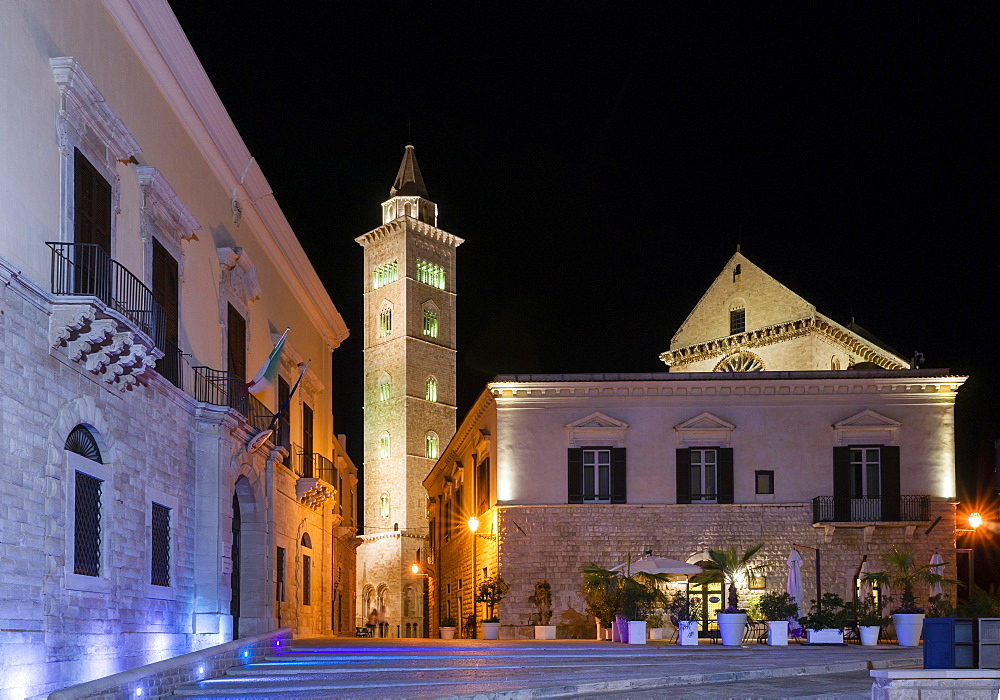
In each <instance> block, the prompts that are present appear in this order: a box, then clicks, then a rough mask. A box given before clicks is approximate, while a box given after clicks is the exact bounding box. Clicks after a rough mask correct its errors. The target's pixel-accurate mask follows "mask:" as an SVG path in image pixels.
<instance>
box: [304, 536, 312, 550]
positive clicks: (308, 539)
mask: <svg viewBox="0 0 1000 700" xmlns="http://www.w3.org/2000/svg"><path fill="white" fill-rule="evenodd" d="M302 546H303V547H305V548H306V549H312V546H313V543H312V538H311V537H309V533H308V532H303V533H302Z"/></svg>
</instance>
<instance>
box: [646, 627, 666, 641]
mask: <svg viewBox="0 0 1000 700" xmlns="http://www.w3.org/2000/svg"><path fill="white" fill-rule="evenodd" d="M648 630H649V638H650V639H663V628H662V627H649V628H648Z"/></svg>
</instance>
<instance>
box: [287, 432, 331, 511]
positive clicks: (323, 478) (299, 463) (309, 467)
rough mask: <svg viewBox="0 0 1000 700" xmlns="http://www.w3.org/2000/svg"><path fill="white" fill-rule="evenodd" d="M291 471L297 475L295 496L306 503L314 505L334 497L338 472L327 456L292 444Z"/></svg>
mask: <svg viewBox="0 0 1000 700" xmlns="http://www.w3.org/2000/svg"><path fill="white" fill-rule="evenodd" d="M292 471H294V472H295V473H296V474H297V475H298V476H299V479H298V482H296V484H295V493H296V496H297V497H298V499H299V500H300V501H302V502H304V503H306V505H309V506H312V507H316V506H319V505H322V504H323V503H325V502H326V501H332V500H335V499H336V494H337V480H338V477H339V473H338V470H337V468H336V467H335V466H333V462H331V461H330V460H329V459H328V458H326V457H324V456H323V455H321V454H318V453H316V452H303V451H302V448H301V447H300V446H299V445H292Z"/></svg>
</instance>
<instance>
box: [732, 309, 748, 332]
mask: <svg viewBox="0 0 1000 700" xmlns="http://www.w3.org/2000/svg"><path fill="white" fill-rule="evenodd" d="M746 329H747V310H746V309H733V310H732V311H730V312H729V335H736V334H737V333H742V332H744V331H745V330H746Z"/></svg>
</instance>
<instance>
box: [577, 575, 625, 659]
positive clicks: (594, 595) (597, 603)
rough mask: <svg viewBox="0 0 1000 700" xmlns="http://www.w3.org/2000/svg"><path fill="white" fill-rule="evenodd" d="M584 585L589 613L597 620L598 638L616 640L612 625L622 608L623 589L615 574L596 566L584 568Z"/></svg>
mask: <svg viewBox="0 0 1000 700" xmlns="http://www.w3.org/2000/svg"><path fill="white" fill-rule="evenodd" d="M581 571H582V572H583V585H582V586H581V587H580V590H581V592H582V593H583V599H584V600H585V601H586V602H587V608H586V610H587V612H588V613H589V614H591V615H593V616H594V618H595V619H596V620H597V638H598V639H609V640H613V641H618V639H614V637H613V635H612V632H611V630H612V624H613V623H614V619H615V614H616V613H617V612H618V610H619V609H620V607H621V589H620V587H619V586H618V582H617V580H616V579H617V576H616V575H615V573H614V572H612V571H608V570H607V569H602V568H601V567H599V566H597V565H596V564H588V565H587V566H584V567H583V568H582V569H581Z"/></svg>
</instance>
